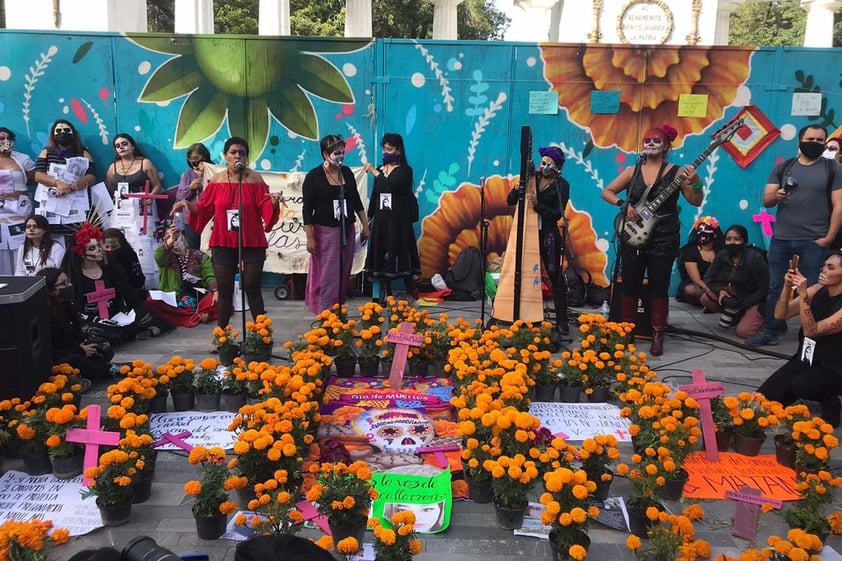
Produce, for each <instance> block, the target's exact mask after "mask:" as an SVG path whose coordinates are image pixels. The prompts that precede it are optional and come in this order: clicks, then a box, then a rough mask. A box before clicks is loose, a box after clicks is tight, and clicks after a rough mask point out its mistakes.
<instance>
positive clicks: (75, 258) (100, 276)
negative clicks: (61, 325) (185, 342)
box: [68, 224, 172, 345]
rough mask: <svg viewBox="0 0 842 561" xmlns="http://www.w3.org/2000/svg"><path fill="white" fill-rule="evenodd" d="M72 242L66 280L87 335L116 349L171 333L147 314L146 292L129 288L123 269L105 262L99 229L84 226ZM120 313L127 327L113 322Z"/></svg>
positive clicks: (164, 325) (161, 323)
mask: <svg viewBox="0 0 842 561" xmlns="http://www.w3.org/2000/svg"><path fill="white" fill-rule="evenodd" d="M74 240H75V244H74V246H73V248H72V254H71V255H70V259H69V263H68V276H69V277H70V281H71V282H72V284H73V293H74V301H75V302H76V306H77V307H78V308H79V312H80V315H81V318H82V320H83V326H84V327H83V328H84V330H85V333H86V335H88V336H95V337H97V338H102V339H107V340H108V341H109V342H111V344H112V345H116V344H119V343H122V342H126V341H132V340H134V339H146V338H149V337H154V336H156V335H159V334H160V333H161V332H162V331H165V330H170V329H172V326H170V325H168V324H167V323H166V322H164V321H162V320H161V319H159V318H155V317H154V316H153V315H152V314H151V313H150V311H149V309H148V308H147V306H146V291H144V290H139V289H137V288H135V287H134V286H132V285H131V284H130V283H129V282H128V280H127V279H126V276H125V273H124V272H123V269H122V267H119V266H115V265H112V264H110V263H109V262H108V261H107V260H106V259H105V257H104V252H103V249H102V240H103V234H102V231H101V230H100V229H99V228H97V227H96V226H92V225H91V224H84V225H83V226H82V227H81V228H79V229H78V230H76V233H75V238H74ZM119 313H122V314H125V315H127V316H128V319H127V320H126V324H122V325H121V324H119V322H115V321H114V319H113V318H114V317H115V316H116V315H117V314H119ZM132 314H134V318H133V319H131V316H132Z"/></svg>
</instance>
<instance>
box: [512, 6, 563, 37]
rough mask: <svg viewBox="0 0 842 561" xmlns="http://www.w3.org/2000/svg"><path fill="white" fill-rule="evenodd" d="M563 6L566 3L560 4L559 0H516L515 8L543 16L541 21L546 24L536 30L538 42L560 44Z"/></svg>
mask: <svg viewBox="0 0 842 561" xmlns="http://www.w3.org/2000/svg"><path fill="white" fill-rule="evenodd" d="M563 5H564V2H562V3H561V4H559V1H558V0H515V6H517V7H519V8H521V9H523V10H524V11H527V12H534V13H536V14H541V21H543V22H545V23H544V24H543V27H541V28H539V29H536V30H535V32H536V37H535V40H537V41H546V40H549V41H552V42H558V40H559V27H560V26H561V10H562V7H563Z"/></svg>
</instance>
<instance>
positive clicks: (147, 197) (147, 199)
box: [123, 179, 169, 235]
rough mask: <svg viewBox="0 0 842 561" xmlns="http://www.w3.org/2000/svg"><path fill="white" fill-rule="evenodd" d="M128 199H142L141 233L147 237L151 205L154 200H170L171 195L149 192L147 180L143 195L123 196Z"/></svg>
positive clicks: (127, 194)
mask: <svg viewBox="0 0 842 561" xmlns="http://www.w3.org/2000/svg"><path fill="white" fill-rule="evenodd" d="M123 196H124V197H126V198H127V199H142V200H143V204H141V206H142V207H143V228H142V229H141V231H142V232H143V234H144V235H146V222H147V220H148V219H149V205H150V204H151V203H152V201H153V200H154V199H168V198H169V195H156V194H154V193H150V192H149V180H148V179H147V180H146V185H144V186H143V193H126V194H125V195H123Z"/></svg>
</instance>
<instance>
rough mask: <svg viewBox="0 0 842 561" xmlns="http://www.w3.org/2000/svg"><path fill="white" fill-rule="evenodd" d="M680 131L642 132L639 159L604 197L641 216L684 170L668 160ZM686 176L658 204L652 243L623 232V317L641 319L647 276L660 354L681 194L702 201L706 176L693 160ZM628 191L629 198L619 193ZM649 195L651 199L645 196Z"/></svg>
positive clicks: (654, 349)
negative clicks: (636, 242)
mask: <svg viewBox="0 0 842 561" xmlns="http://www.w3.org/2000/svg"><path fill="white" fill-rule="evenodd" d="M677 136H678V131H677V130H676V129H675V128H674V127H672V126H670V125H663V126H661V127H654V128H652V129H649V130H648V131H646V133H645V134H644V135H643V151H642V152H641V158H640V161H639V162H638V163H637V164H635V165H633V166H629V167H627V168H626V169H625V170H623V172H622V173H620V175H619V176H617V177H616V178H615V179H614V180H613V181H611V183H609V184H608V186H607V187H606V188H605V189H604V190H603V191H602V198H603V199H604V200H606V201H608V202H609V203H611V204H612V205H616V206H618V207H621V208H622V212H623V213H624V216H625V218H624V220H626V221H632V220H637V218H638V213H637V210H636V207H639V206H640V205H641V204H642V203H646V202H647V201H651V200H652V199H654V198H656V197H658V195H660V194H661V192H662V191H663V190H664V189H665V188H666V187H667V186H669V185H670V184H671V183H672V181H673V179H675V177H676V174H677V173H678V171H679V168H678V166H676V165H674V164H671V163H670V162H668V161H667V153H668V152H669V149H670V143H671V142H672V141H673V140H675V138H676V137H677ZM683 172H684V173H685V178H684V180H683V181H682V182H681V185H680V188H679V189H678V190H676V191H675V192H673V193H672V194H671V195H670V196H669V197H668V198H667V199H666V201H665V202H664V203H663V204H662V205H661V206H660V207H659V208H658V209H657V215H658V217H659V220H658V222H657V224H655V226H654V229H653V232H652V236H651V238H650V239H649V243H648V244H647V245H646V246H645V247H644V248H642V249H635V248H633V247H631V246H629V245H627V244H626V243H624V242H623V241H622V238H620V240H621V241H620V251H619V256H620V263H621V268H620V273H621V275H622V279H623V287H622V295H621V298H620V319H621V320H622V321H624V322H632V323H634V322H635V321H636V319H637V301H638V298H639V296H640V291H641V288H642V286H643V279H644V276H646V277H648V283H649V291H650V294H651V315H652V317H651V324H652V344H651V345H650V347H649V353H650V354H652V355H653V356H660V355H662V354H663V352H664V330H665V329H666V326H667V315H668V313H669V283H670V274H671V272H672V264H673V262H674V261H675V257H676V255H677V254H678V247H679V243H680V238H681V223H680V222H679V220H678V197H679V194H681V195H684V198H685V199H686V200H687V202H688V203H690V204H691V205H693V206H699V205H700V204H701V203H702V199H703V197H704V193H703V192H702V181H701V179H700V178H699V175H698V173H696V170H695V168H694V167H693V166H686V167H685V168H684V169H683ZM625 190H627V191H628V199H629V200H628V204H626V201H624V200H623V199H621V198H620V197H619V194H620V193H621V192H623V191H625ZM644 195H646V200H642V199H643V197H644Z"/></svg>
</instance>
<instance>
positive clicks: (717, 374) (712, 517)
mask: <svg viewBox="0 0 842 561" xmlns="http://www.w3.org/2000/svg"><path fill="white" fill-rule="evenodd" d="M265 298H266V303H267V309H268V313H269V315H270V317H272V318H273V319H274V321H275V327H276V340H277V341H280V342H283V341H285V340H288V339H290V338H292V337H293V336H295V335H296V334H298V333H301V332H303V331H306V330H307V329H309V327H310V325H311V322H312V321H313V316H312V314H311V313H309V311H307V309H306V308H305V306H304V304H303V302H301V301H293V300H284V301H279V300H276V299H275V298H274V297H273V296H272V292H271V291H270V290H266V291H265ZM363 302H364V300H363V299H357V300H355V301H352V302H351V303H350V304H351V305H350V307H351V308H352V309H354V308H355V307H356V306H357V305H361V304H362V303H363ZM430 310H431V311H432V312H435V313H436V314H438V313H440V312H447V313H448V314H449V316H450V317H451V318H455V317H457V316H461V317H465V318H471V319H472V318H477V317H479V316H480V304H479V302H452V303H445V304H444V305H442V306H439V307H434V308H430ZM717 319H718V317H717V316H716V315H713V314H710V315H708V314H702V313H701V312H700V311H698V310H696V309H694V308H690V307H688V306H686V305H684V304H678V303H675V302H672V303H671V309H670V326H671V329H670V333H669V335H668V337H667V339H666V344H665V352H664V354H663V356H661V357H657V358H656V357H652V358H651V359H650V365H651V366H652V367H653V368H654V369H655V370H656V371H657V372H658V373H659V374H660V376H661V377H662V378H663V379H665V380H666V381H667V382H669V383H674V384H682V383H688V382H689V380H690V373H691V371H692V370H694V369H697V368H700V369H702V370H704V372H705V374H706V375H707V377H708V379H709V380H721V381H722V382H724V383H725V385H726V387H727V389H728V391H729V392H736V391H740V390H753V389H755V388H756V387H757V386H758V385H759V384H760V382H761V381H763V380H764V379H765V377H766V376H768V375H769V374H770V373H771V372H772V371H774V369H776V368H777V367H778V366H779V365H780V364H781V363H782V358H783V357H785V356H789V355H791V354H792V353H793V352H794V350H795V348H796V334H797V331H798V330H797V323H791V324H790V327H791V329H790V330H789V332H788V333H787V334H786V335H784V336H783V337H782V338H781V342H780V345H779V346H777V347H769V348H767V349H764V351H771V352H758V351H757V350H754V349H750V348H746V347H744V346H742V344H741V341H738V340H736V339H735V337H734V334H733V330H730V331H725V330H721V329H720V328H718V326H717ZM238 322H239V319H238V316H235V318H234V323H235V324H238ZM211 330H212V327H211V326H200V327H197V328H195V329H182V328H179V329H178V330H176V331H175V332H173V333H170V334H167V335H165V336H162V337H159V338H156V339H151V340H147V341H141V342H137V343H133V344H131V345H128V346H126V347H123V348H121V349H120V350H119V352H118V354H117V357H116V358H115V360H121V361H122V360H132V359H136V358H140V359H143V360H146V361H149V362H151V363H153V364H160V363H162V362H164V361H165V360H167V359H168V358H169V357H170V356H172V355H174V354H181V355H184V356H189V357H193V358H196V359H201V358H204V357H205V356H207V354H206V353H207V349H208V346H209V344H210V342H211ZM641 346H642V350H647V345H645V343H644V344H642V345H641ZM276 349H277V346H276ZM106 385H107V382H105V381H102V382H98V383H96V384H95V385H94V388H93V390H92V391H91V392H90V393H88V394H86V395H85V396H84V401H85V402H87V403H104V402H105V394H104V390H105V387H106ZM837 434H839V433H838V432H837ZM622 452H623V454H624V456H625V457H627V456H628V454H629V453H630V446H629V445H623V448H622ZM762 453H773V450H772V443H771V439H770V440H768V441H767V443H766V444H765V445H764V449H763V452H762ZM840 459H842V454H841V453H840V452H839V451H838V450H837V451H835V453H834V454H833V467H834V468H836V470H838V469H839V467H840V465H842V462H840ZM6 467H7V468H8V467H14V466H13V465H12V466H8V465H7V466H6ZM192 472H193V468H192V467H191V466H190V465H189V464H188V463H187V461H186V458H185V457H184V455H183V454H177V453H172V452H164V453H161V454H160V455H159V459H158V470H157V475H156V479H155V484H154V487H153V491H152V497H151V499H150V500H149V501H148V502H146V503H144V504H142V505H136V507H135V509H134V514H133V518H132V521H131V522H130V523H129V524H127V525H125V526H122V527H119V528H114V529H107V528H103V529H99V530H96V531H94V532H92V533H90V534H88V535H86V536H83V537H80V538H76V539H74V540H73V541H72V542H71V543H70V544H69V545H67V546H64V547H62V548H61V549H59V550H57V554H56V555H55V557H54V558H55V559H56V560H59V559H66V558H68V557H70V555H71V554H72V553H74V552H76V551H79V550H81V549H86V548H91V547H99V546H103V545H111V546H114V547H116V548H118V549H121V548H122V547H123V546H124V545H125V544H126V543H127V542H128V541H129V540H130V539H131V538H133V537H135V536H138V535H148V536H151V537H152V538H154V539H155V540H156V541H157V542H158V544H159V545H161V546H163V547H166V548H168V549H170V550H172V551H173V552H175V553H177V554H185V553H190V552H206V553H208V554H209V556H210V559H211V561H228V560H232V559H234V547H235V546H236V542H233V541H227V540H218V541H213V542H206V541H202V540H199V539H198V538H197V537H196V532H195V526H194V522H193V519H192V515H191V512H190V501H189V500H188V499H187V497H186V496H185V495H184V492H183V484H184V482H185V481H186V480H188V479H190V478H191V474H192ZM626 489H627V482H626V481H625V480H622V479H618V480H617V481H615V484H614V487H613V488H612V495H618V494H619V495H623V494H625V491H626ZM841 502H842V500H838V501H837V505H836V506H837V508H838V507H839V503H841ZM669 507H670V508H671V509H672V510H674V511H677V510H680V509H681V508H682V504H681V503H680V502H674V503H670V504H669ZM703 507H704V509H705V512H706V517H705V520H704V521H703V522H699V523H697V532H698V534H699V536H700V537H703V538H705V539H707V540H709V541H710V543H711V545H712V546H713V552H714V555H713V556H712V558H715V556H716V555H718V554H722V553H729V554H735V553H738V552H739V551H741V550H742V549H744V548H745V547H746V546H747V542H745V541H744V540H741V539H737V538H733V537H732V536H731V533H730V527H731V520H732V517H733V516H734V505H733V504H732V503H730V502H727V501H704V504H703ZM783 528H784V524H783V520H782V518H781V517H780V516H779V515H778V514H774V513H772V514H768V515H764V516H763V517H762V518H761V524H760V528H759V536H760V537H761V539H762V540H765V537H766V536H768V535H769V534H771V533H777V532H780V531H782V530H783ZM302 535H304V536H307V537H311V536H312V537H318V536H319V535H320V534H318V532H317V531H314V530H304V532H303V533H302ZM590 535H591V540H592V545H591V548H590V553H589V555H588V559H589V560H591V561H602V560H608V559H620V560H623V559H633V555H632V554H631V553H630V552H629V551H628V550H627V549H626V548H625V545H624V543H625V539H626V534H624V533H622V532H619V531H615V530H611V529H607V528H604V527H600V526H598V525H596V524H593V525H592V526H591V530H590ZM368 537H369V540H370V539H371V534H369V535H368ZM423 542H424V552H423V553H422V554H421V555H419V556H417V559H418V560H419V561H433V560H441V559H444V560H448V561H469V560H471V561H473V560H479V559H482V560H483V561H503V560H509V559H512V558H515V557H518V558H525V559H535V560H545V559H547V560H548V559H551V553H550V548H549V545H548V544H547V542H546V541H542V540H540V539H536V538H530V537H517V536H513V535H512V532H510V531H504V530H501V529H498V528H497V527H496V526H495V522H494V513H493V508H492V505H480V504H474V503H471V502H458V503H455V504H454V506H453V516H452V521H451V526H450V528H448V529H447V530H446V531H444V532H442V533H440V534H436V535H431V536H424V537H423ZM828 544H830V545H832V546H833V547H835V548H836V549H837V550H842V539H840V538H838V537H831V538H830V539H829V540H828ZM826 551H827V550H826ZM824 557H825V558H826V559H831V558H833V557H830V556H827V555H825V556H824Z"/></svg>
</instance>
